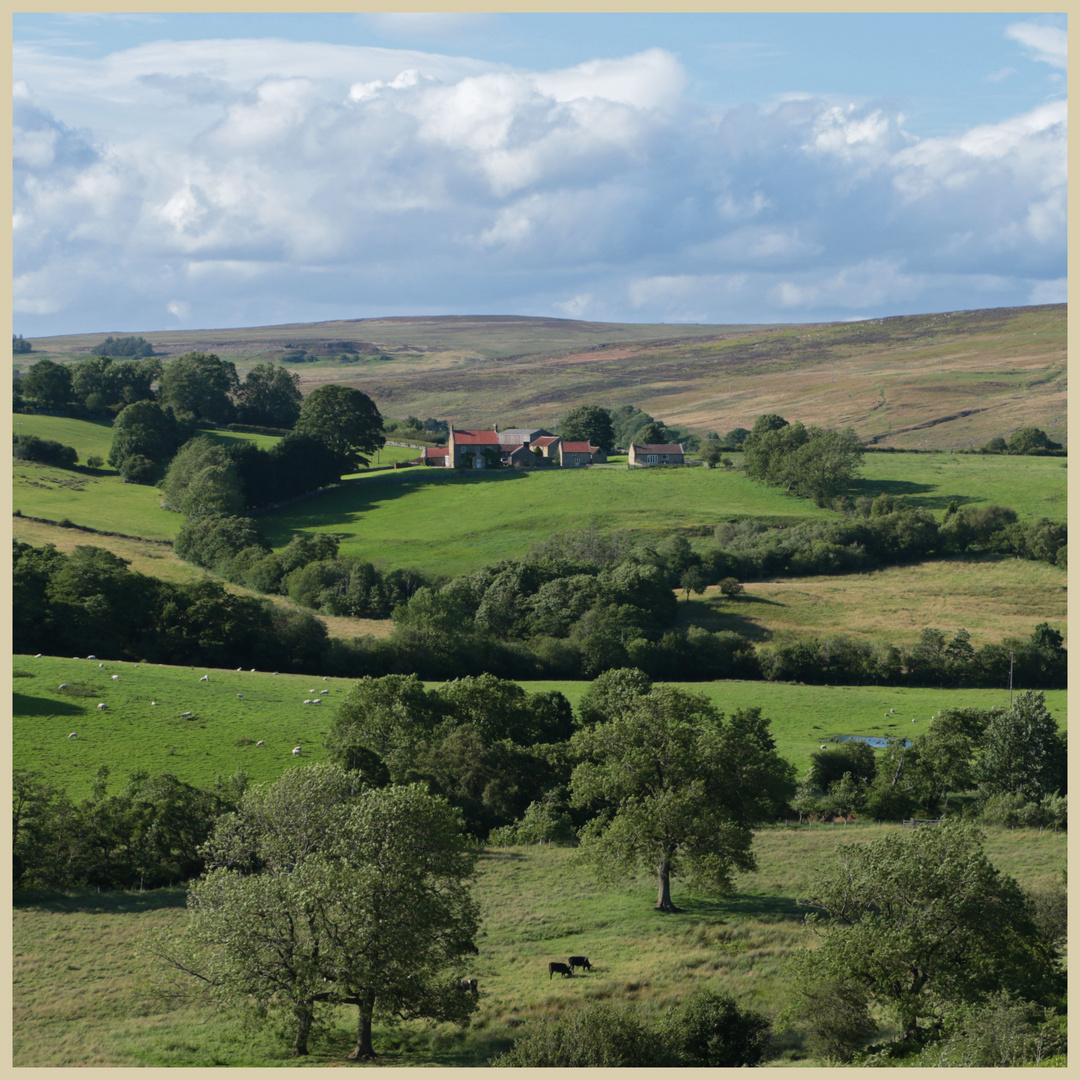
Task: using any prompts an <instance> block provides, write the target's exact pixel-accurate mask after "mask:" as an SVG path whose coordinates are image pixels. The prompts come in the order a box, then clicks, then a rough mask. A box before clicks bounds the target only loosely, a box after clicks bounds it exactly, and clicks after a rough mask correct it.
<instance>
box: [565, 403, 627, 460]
mask: <svg viewBox="0 0 1080 1080" xmlns="http://www.w3.org/2000/svg"><path fill="white" fill-rule="evenodd" d="M559 434H560V435H561V436H562V438H563V440H564V441H565V442H587V443H590V444H591V445H592V446H599V447H600V449H601V450H612V449H613V448H614V446H615V431H614V428H613V427H612V425H611V413H610V412H608V410H607V409H604V408H602V407H601V406H599V405H579V406H578V407H577V408H576V409H571V411H570V412H568V413H567V414H566V416H564V417H563V419H562V422H561V424H560V425H559Z"/></svg>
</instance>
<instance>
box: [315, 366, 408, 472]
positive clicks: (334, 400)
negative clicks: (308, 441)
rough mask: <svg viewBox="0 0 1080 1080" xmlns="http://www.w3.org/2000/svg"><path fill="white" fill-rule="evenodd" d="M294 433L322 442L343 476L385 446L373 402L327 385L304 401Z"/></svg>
mask: <svg viewBox="0 0 1080 1080" xmlns="http://www.w3.org/2000/svg"><path fill="white" fill-rule="evenodd" d="M294 430H295V431H297V432H299V433H301V434H305V435H314V436H315V437H316V438H317V439H321V440H322V441H323V442H324V443H326V445H327V446H329V447H330V449H331V450H333V451H334V453H335V454H336V455H337V458H338V462H339V464H340V470H341V472H342V473H349V472H356V470H357V469H358V468H360V467H361V466H363V467H365V468H366V467H367V465H368V463H369V462H370V460H371V455H372V454H373V453H375V451H376V450H378V449H379V448H380V447H382V446H383V445H384V444H385V443H386V437H385V436H384V435H383V421H382V415H381V414H380V412H379V410H378V408H377V407H376V405H375V402H374V401H372V400H371V398H369V397H368V396H367V394H365V393H363V392H362V391H360V390H355V389H353V388H352V387H350V386H339V385H337V384H336V383H328V384H327V385H325V386H320V387H317V388H316V389H315V390H313V391H312V392H311V393H310V394H309V395H308V396H307V397H306V398H305V399H304V404H303V405H302V406H301V409H300V419H299V420H298V421H297V422H296V427H295V428H294Z"/></svg>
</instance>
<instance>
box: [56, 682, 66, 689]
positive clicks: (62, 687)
mask: <svg viewBox="0 0 1080 1080" xmlns="http://www.w3.org/2000/svg"><path fill="white" fill-rule="evenodd" d="M56 689H57V690H66V689H67V683H66V682H62V683H61V684H60V685H59V686H58V687H57V688H56Z"/></svg>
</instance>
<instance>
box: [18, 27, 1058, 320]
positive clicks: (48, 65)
mask: <svg viewBox="0 0 1080 1080" xmlns="http://www.w3.org/2000/svg"><path fill="white" fill-rule="evenodd" d="M13 35H14V55H13V77H14V83H13V88H14V121H13V122H14V174H13V175H14V181H13V183H14V188H13V219H12V222H13V245H14V249H13V250H14V270H13V275H14V295H13V310H14V330H15V332H16V333H21V334H23V336H25V337H27V338H30V339H33V337H34V336H35V335H39V336H43V335H52V334H64V333H79V332H95V333H96V332H102V333H112V332H117V331H121V332H129V333H135V332H140V331H152V330H169V329H210V328H224V327H240V326H260V325H274V324H281V323H287V322H312V321H320V320H328V319H354V318H370V317H379V316H392V315H452V314H470V315H497V314H515V315H534V316H549V317H557V318H572V319H589V320H599V321H606V322H669V323H747V322H754V323H759V322H821V321H833V320H840V319H868V318H878V317H882V316H887V315H898V314H912V313H921V312H930V311H953V310H961V309H970V308H986V307H1001V306H1014V305H1024V304H1039V303H1055V302H1059V301H1064V300H1065V299H1066V156H1067V155H1066V141H1067V132H1066V18H1065V15H1064V14H1060V13H1059V14H1055V13H1047V14H1031V13H1016V14H1008V13H993V14H978V13H976V14H944V13H936V14H935V13H931V14H809V13H808V14H801V15H800V14H760V15H745V14H743V15H739V14H726V13H707V14H669V15H658V14H632V13H624V14H618V13H616V14H584V13H579V14H555V13H548V14H524V13H516V14H515V13H504V14H472V15H470V14H459V15H454V14H445V15H439V14H427V15H406V14H379V15H376V14H359V13H353V14H312V15H299V14H272V13H266V14H214V13H204V14H165V13H163V14H133V15H123V14H110V15H86V14H57V13H47V14H42V13H26V14H15V15H14V16H13Z"/></svg>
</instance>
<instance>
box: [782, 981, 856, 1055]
mask: <svg viewBox="0 0 1080 1080" xmlns="http://www.w3.org/2000/svg"><path fill="white" fill-rule="evenodd" d="M786 1013H787V1015H788V1016H789V1017H790V1018H791V1019H792V1020H794V1021H795V1023H796V1025H797V1027H798V1030H799V1031H800V1032H801V1033H802V1034H803V1035H804V1036H805V1037H806V1042H807V1045H808V1047H809V1049H810V1051H811V1053H812V1054H813V1055H814V1056H815V1057H819V1058H823V1059H824V1060H825V1061H826V1062H838V1063H846V1062H850V1061H851V1059H852V1058H853V1057H854V1056H855V1055H856V1053H857V1052H858V1051H859V1050H860V1049H861V1048H862V1047H863V1046H865V1045H866V1043H867V1042H869V1040H870V1039H871V1038H872V1037H873V1035H874V1033H875V1032H876V1031H877V1024H875V1023H874V1021H873V1019H872V1017H871V1016H870V1007H869V995H868V994H867V992H866V990H865V989H864V988H863V986H861V985H860V984H859V983H858V982H857V981H856V980H855V979H846V978H843V977H835V976H830V977H823V978H822V979H821V980H820V981H819V982H818V983H817V984H816V985H815V987H814V989H813V992H812V993H802V994H799V995H797V996H796V998H795V1000H794V1001H793V1002H792V1003H791V1004H790V1005H789V1007H788V1009H787V1010H786Z"/></svg>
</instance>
